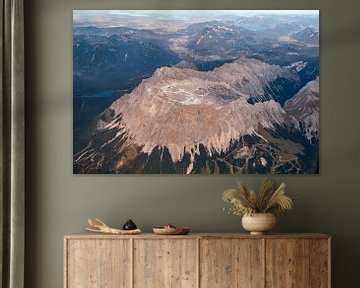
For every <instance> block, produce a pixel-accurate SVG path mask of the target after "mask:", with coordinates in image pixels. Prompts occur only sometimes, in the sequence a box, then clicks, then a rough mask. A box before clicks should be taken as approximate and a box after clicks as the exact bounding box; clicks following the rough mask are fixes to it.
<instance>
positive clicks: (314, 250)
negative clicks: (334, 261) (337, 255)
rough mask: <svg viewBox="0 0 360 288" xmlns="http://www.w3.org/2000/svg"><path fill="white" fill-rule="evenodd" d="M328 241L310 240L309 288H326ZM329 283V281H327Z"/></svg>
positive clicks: (328, 266)
mask: <svg viewBox="0 0 360 288" xmlns="http://www.w3.org/2000/svg"><path fill="white" fill-rule="evenodd" d="M328 242H329V241H328V240H324V239H314V240H310V267H311V268H310V287H311V288H328V287H329V286H328V280H329V273H330V259H329V255H330V251H329V243H328ZM329 283H330V281H329Z"/></svg>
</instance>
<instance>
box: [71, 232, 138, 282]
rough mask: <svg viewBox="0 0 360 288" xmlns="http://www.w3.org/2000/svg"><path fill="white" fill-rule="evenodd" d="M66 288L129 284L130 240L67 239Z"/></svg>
mask: <svg viewBox="0 0 360 288" xmlns="http://www.w3.org/2000/svg"><path fill="white" fill-rule="evenodd" d="M66 253H67V257H66V258H67V270H66V277H65V281H66V282H65V287H67V288H95V287H96V288H104V287H106V288H129V287H131V272H132V271H131V269H130V267H131V246H130V240H118V239H116V240H107V239H106V240H105V239H99V240H95V239H91V240H89V239H84V240H81V239H79V240H76V239H69V240H67V249H66Z"/></svg>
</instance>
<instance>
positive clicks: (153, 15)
mask: <svg viewBox="0 0 360 288" xmlns="http://www.w3.org/2000/svg"><path fill="white" fill-rule="evenodd" d="M318 14H319V11H318V10H74V12H73V20H74V23H73V24H74V26H89V25H94V26H97V27H117V26H129V27H135V28H144V29H154V28H164V25H165V24H162V22H169V21H170V22H171V25H169V23H167V24H166V25H168V26H171V27H168V28H167V29H172V30H174V31H176V29H179V28H184V27H186V24H187V25H189V24H191V23H200V22H207V21H212V20H218V21H224V20H227V17H234V16H235V17H236V16H239V17H251V16H256V15H318ZM150 22H151V25H150V24H149V23H150ZM145 23H146V25H144V24H145Z"/></svg>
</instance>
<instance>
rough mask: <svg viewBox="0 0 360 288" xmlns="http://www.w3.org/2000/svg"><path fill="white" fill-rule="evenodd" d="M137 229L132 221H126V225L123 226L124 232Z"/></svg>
mask: <svg viewBox="0 0 360 288" xmlns="http://www.w3.org/2000/svg"><path fill="white" fill-rule="evenodd" d="M135 229H137V226H136V224H135V223H134V222H133V221H132V220H131V219H129V220H128V221H126V223H125V224H124V226H123V230H135Z"/></svg>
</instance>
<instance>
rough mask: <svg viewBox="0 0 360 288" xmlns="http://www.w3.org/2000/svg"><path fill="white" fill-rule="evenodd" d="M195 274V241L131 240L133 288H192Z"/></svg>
mask: <svg viewBox="0 0 360 288" xmlns="http://www.w3.org/2000/svg"><path fill="white" fill-rule="evenodd" d="M197 274H198V271H197V240H194V239H139V240H134V287H135V288H162V287H164V288H165V287H166V288H175V287H178V288H192V287H194V288H195V287H197Z"/></svg>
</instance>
